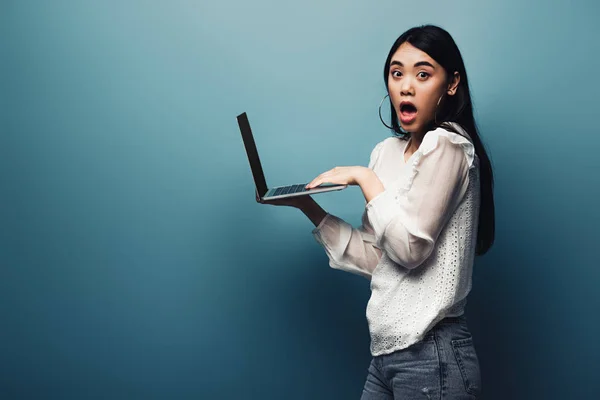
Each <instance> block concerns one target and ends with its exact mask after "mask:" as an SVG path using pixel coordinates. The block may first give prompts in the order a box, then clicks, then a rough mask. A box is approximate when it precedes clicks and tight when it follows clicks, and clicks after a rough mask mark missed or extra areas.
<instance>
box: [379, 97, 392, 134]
mask: <svg viewBox="0 0 600 400" xmlns="http://www.w3.org/2000/svg"><path fill="white" fill-rule="evenodd" d="M386 97H390V95H389V94H386V95H385V96H383V99H381V103H379V119H380V120H381V123H382V124H383V125H385V127H386V128H388V129H391V130H394V128H392V127H391V126H389V125H388V124H386V123H385V121H384V120H383V117H382V116H381V106H382V105H383V102H384V101H385V98H386Z"/></svg>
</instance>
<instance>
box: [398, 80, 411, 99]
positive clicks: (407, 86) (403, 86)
mask: <svg viewBox="0 0 600 400" xmlns="http://www.w3.org/2000/svg"><path fill="white" fill-rule="evenodd" d="M411 94H414V88H413V84H412V80H411V79H410V78H408V77H405V78H404V79H402V81H401V83H400V95H401V96H408V95H411Z"/></svg>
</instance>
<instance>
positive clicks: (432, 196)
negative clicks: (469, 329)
mask: <svg viewBox="0 0 600 400" xmlns="http://www.w3.org/2000/svg"><path fill="white" fill-rule="evenodd" d="M474 156H475V152H474V147H473V145H472V143H471V142H470V141H469V140H468V139H467V138H465V137H464V136H461V135H458V134H456V133H454V132H450V131H448V130H446V129H443V128H437V129H436V130H434V131H431V132H428V133H427V134H426V135H425V137H424V138H423V141H422V143H421V145H420V146H419V149H418V150H417V151H416V152H415V153H414V154H413V155H412V156H411V158H410V159H409V163H410V165H407V166H406V167H408V168H411V170H410V171H409V174H408V176H405V177H404V178H403V179H399V180H398V181H396V182H394V183H393V184H391V185H389V186H388V187H386V188H385V190H384V191H383V192H381V193H379V194H378V195H377V196H375V197H374V198H372V199H371V201H369V202H368V203H367V205H366V212H367V215H368V218H369V221H370V222H371V224H372V226H373V230H374V235H375V243H376V245H377V246H378V247H379V248H381V249H382V250H383V251H385V253H386V254H387V256H388V257H389V258H390V259H392V260H393V261H394V262H396V263H397V264H399V265H401V266H403V267H405V268H416V267H418V266H419V265H421V264H422V263H423V262H424V261H425V260H426V259H427V258H428V257H429V255H430V254H431V253H432V251H433V249H434V247H435V243H436V240H437V238H438V236H439V235H440V233H441V231H442V229H443V227H444V226H445V224H446V222H447V221H448V220H449V219H450V217H451V216H452V214H453V213H454V211H455V210H456V208H457V207H458V204H459V203H460V201H461V200H462V198H463V197H464V195H465V193H466V190H467V186H468V183H469V169H470V168H472V167H473V165H474V162H473V161H474Z"/></svg>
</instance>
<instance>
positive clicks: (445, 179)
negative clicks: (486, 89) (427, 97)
mask: <svg viewBox="0 0 600 400" xmlns="http://www.w3.org/2000/svg"><path fill="white" fill-rule="evenodd" d="M449 124H452V126H453V127H454V128H455V129H457V130H458V131H459V132H460V133H461V135H458V134H456V133H454V132H451V131H449V130H447V129H444V127H440V128H437V129H435V130H433V131H430V132H428V133H426V134H425V137H424V138H423V141H422V143H421V145H420V146H419V148H418V150H417V151H416V152H415V153H414V154H412V155H411V156H410V158H409V159H408V160H407V161H406V162H405V160H404V154H405V149H406V146H407V144H408V142H407V141H406V140H402V139H400V138H398V137H388V138H386V139H384V140H382V141H381V142H379V143H378V144H377V145H376V146H375V148H374V149H373V151H372V152H371V157H370V161H369V168H371V169H372V170H373V171H374V172H375V174H376V175H377V176H378V177H379V179H380V180H381V182H382V184H383V186H384V188H385V190H384V191H383V192H381V193H379V194H378V195H377V196H375V197H374V198H373V199H371V201H370V202H368V203H366V205H365V210H364V212H363V215H362V225H361V226H360V227H358V228H354V227H353V226H352V225H350V224H348V223H347V222H346V221H344V220H342V219H340V218H338V217H336V216H335V215H332V214H327V215H326V216H325V218H324V219H323V220H322V221H321V223H320V224H319V225H318V226H317V227H315V228H314V230H313V231H312V233H313V235H314V237H315V239H316V240H317V242H318V243H320V244H321V245H322V246H323V248H324V249H325V252H326V254H327V256H328V258H329V265H330V266H331V267H332V268H335V269H340V270H344V271H348V272H351V273H355V274H358V275H362V276H364V277H366V278H367V279H370V280H371V297H370V299H369V303H368V305H367V310H366V315H367V320H368V323H369V331H370V334H371V354H372V355H373V356H377V355H381V354H387V353H391V352H393V351H396V350H400V349H403V348H406V347H408V346H410V345H411V344H414V343H416V342H418V341H420V340H421V339H422V338H423V336H424V335H425V334H426V333H427V332H428V331H429V330H430V329H431V328H432V327H433V326H434V325H435V324H436V323H437V322H438V321H439V320H441V319H443V318H444V317H447V316H459V315H461V314H463V312H464V306H465V304H466V298H467V294H468V293H469V291H470V290H471V274H472V269H473V260H474V256H475V244H476V239H477V225H478V216H479V204H480V193H479V160H478V157H477V155H476V154H475V150H474V147H473V145H472V143H471V141H470V137H469V135H468V134H467V133H466V132H465V130H464V129H463V128H462V127H461V126H460V125H458V124H456V123H449Z"/></svg>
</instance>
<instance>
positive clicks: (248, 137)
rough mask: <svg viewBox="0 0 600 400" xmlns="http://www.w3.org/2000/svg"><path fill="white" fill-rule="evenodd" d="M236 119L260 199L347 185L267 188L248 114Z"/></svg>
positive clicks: (277, 197) (326, 184)
mask: <svg viewBox="0 0 600 400" xmlns="http://www.w3.org/2000/svg"><path fill="white" fill-rule="evenodd" d="M237 121H238V125H239V126H240V131H241V132H242V139H243V141H244V146H245V147H246V154H247V155H248V161H249V162H250V169H251V170H252V176H253V177H254V184H255V185H256V193H257V194H258V196H259V197H260V199H261V200H275V199H283V198H286V197H294V196H305V195H311V194H317V193H325V192H332V191H334V190H342V189H345V188H346V187H348V185H340V184H329V183H322V184H321V185H319V186H316V187H314V188H310V189H305V186H306V185H307V184H308V182H306V183H298V184H293V185H288V186H277V187H273V188H269V187H268V186H267V181H266V179H265V175H264V173H263V169H262V165H261V163H260V158H259V157H258V151H257V150H256V144H255V143H254V136H252V129H250V122H248V115H246V113H245V112H244V113H242V114H240V115H238V116H237ZM309 182H310V181H309Z"/></svg>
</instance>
